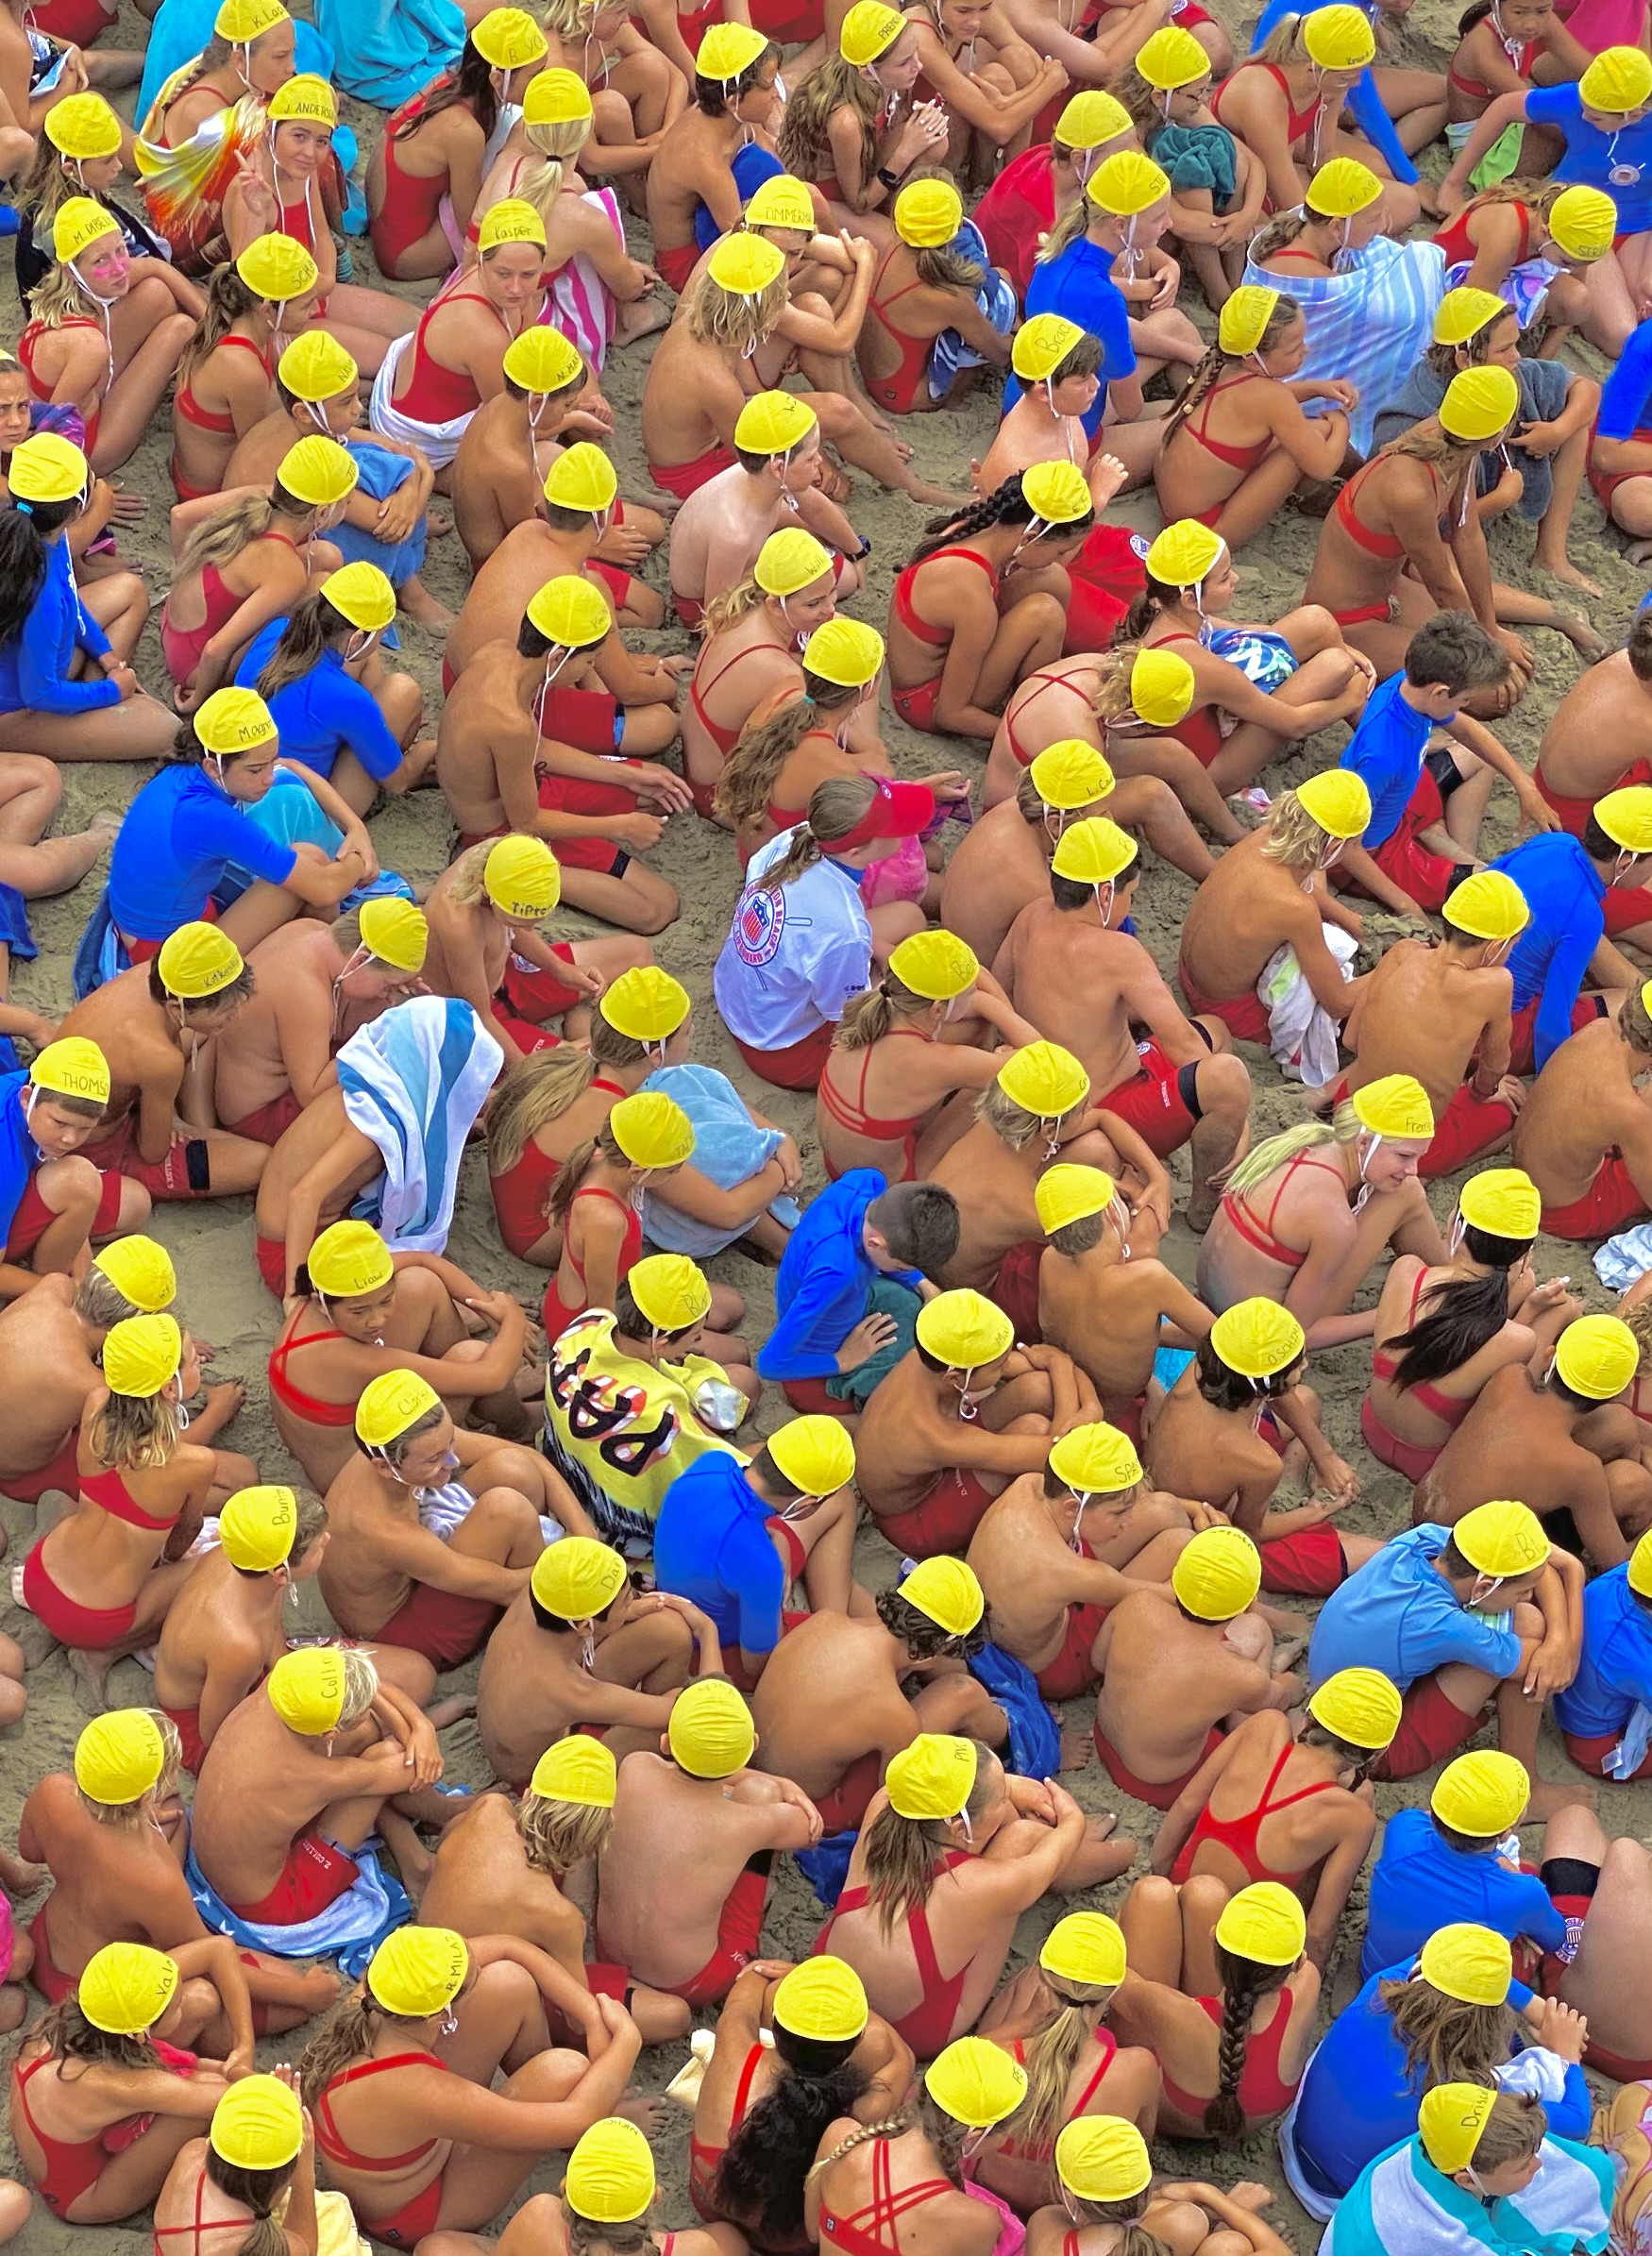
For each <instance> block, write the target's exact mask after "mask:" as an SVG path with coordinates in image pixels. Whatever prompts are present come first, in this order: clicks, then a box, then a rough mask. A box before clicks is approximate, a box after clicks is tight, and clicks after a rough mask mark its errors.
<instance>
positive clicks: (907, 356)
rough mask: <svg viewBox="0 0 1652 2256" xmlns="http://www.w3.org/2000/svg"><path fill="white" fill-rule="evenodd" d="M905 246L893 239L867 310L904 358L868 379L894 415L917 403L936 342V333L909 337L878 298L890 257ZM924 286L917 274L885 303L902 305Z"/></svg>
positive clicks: (907, 411) (873, 393) (879, 400)
mask: <svg viewBox="0 0 1652 2256" xmlns="http://www.w3.org/2000/svg"><path fill="white" fill-rule="evenodd" d="M904 247H905V245H904V244H901V243H899V242H897V243H892V244H890V245H889V247H888V249H887V250H886V251H885V253H884V260H883V264H882V265H881V266H880V267H879V268H878V271H877V275H876V278H874V280H873V282H872V295H871V297H870V299H869V301H868V305H867V311H868V313H869V314H870V315H871V317H872V319H873V320H874V321H875V322H876V323H877V325H878V327H879V328H881V329H882V330H883V332H884V334H885V337H888V338H890V339H892V340H893V342H894V343H895V345H898V346H899V348H900V353H901V358H900V360H899V361H898V362H896V364H895V366H894V368H893V369H892V370H891V371H890V373H889V374H888V375H887V376H880V377H868V379H867V390H868V392H869V393H870V394H871V396H872V397H873V398H874V399H875V400H876V401H877V403H878V405H879V406H880V407H881V408H887V409H888V411H889V412H890V413H891V414H892V415H909V414H911V412H912V411H913V409H914V408H915V407H916V406H917V404H918V394H919V387H920V386H921V385H922V384H923V382H924V380H925V379H926V378H927V376H928V374H929V355H930V348H931V346H932V345H934V344H935V339H934V337H909V336H908V335H907V334H906V332H905V331H904V330H903V329H898V328H896V327H895V326H894V324H893V323H892V322H891V321H890V320H889V318H888V316H887V315H886V313H885V311H884V306H883V305H880V304H879V302H878V293H879V291H880V290H881V288H882V287H883V281H884V276H885V272H886V271H887V269H888V264H889V261H890V260H891V259H892V258H893V257H894V256H895V253H896V252H897V251H899V250H902V249H904ZM923 287H924V285H923V281H922V279H921V278H915V279H914V280H912V281H910V282H908V283H907V284H906V287H905V288H904V289H903V290H896V291H894V292H892V293H891V295H889V296H888V298H886V299H885V304H886V305H891V306H895V305H899V304H900V302H901V300H902V298H903V297H910V296H911V295H912V294H913V292H914V291H915V290H921V289H922V288H923Z"/></svg>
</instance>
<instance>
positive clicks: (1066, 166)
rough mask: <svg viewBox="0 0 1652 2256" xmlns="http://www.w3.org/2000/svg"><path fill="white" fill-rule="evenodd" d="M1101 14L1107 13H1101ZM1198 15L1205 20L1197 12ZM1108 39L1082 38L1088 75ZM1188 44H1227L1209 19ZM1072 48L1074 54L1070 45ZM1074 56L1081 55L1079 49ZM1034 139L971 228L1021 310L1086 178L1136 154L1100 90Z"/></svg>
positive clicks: (1125, 117)
mask: <svg viewBox="0 0 1652 2256" xmlns="http://www.w3.org/2000/svg"><path fill="white" fill-rule="evenodd" d="M1101 12H1102V14H1111V13H1112V12H1113V11H1112V10H1111V9H1110V8H1104V9H1103V10H1102V11H1101ZM1199 12H1200V14H1201V15H1204V13H1205V11H1204V9H1203V8H1201V9H1200V11H1199ZM1185 13H1186V11H1185V10H1184V14H1185ZM1099 23H1100V18H1099V17H1098V25H1099ZM1120 23H1121V25H1122V27H1123V36H1124V39H1125V41H1126V42H1129V43H1130V44H1131V45H1132V46H1133V45H1134V44H1135V42H1136V38H1137V35H1138V32H1139V30H1140V28H1141V26H1140V24H1139V22H1138V20H1137V19H1135V18H1133V17H1132V16H1130V15H1129V14H1128V12H1126V11H1121V14H1120ZM1042 28H1043V36H1044V37H1046V38H1050V39H1052V40H1053V42H1054V41H1056V40H1058V39H1059V38H1060V37H1061V35H1060V33H1059V32H1058V31H1057V19H1055V18H1053V17H1045V18H1044V19H1043V26H1042ZM1114 36H1115V35H1113V34H1110V33H1108V32H1107V31H1105V30H1103V29H1100V28H1098V30H1097V33H1096V42H1095V43H1094V44H1092V43H1091V42H1090V35H1089V33H1088V32H1086V34H1085V45H1086V46H1087V47H1088V55H1087V57H1086V61H1087V67H1090V68H1092V69H1093V68H1095V67H1096V66H1097V65H1099V64H1100V63H1101V61H1102V59H1103V57H1104V54H1105V52H1106V49H1107V47H1108V45H1110V44H1111V42H1112V39H1113V37H1114ZM1195 36H1196V37H1202V38H1204V39H1210V38H1212V37H1215V38H1217V39H1219V40H1221V41H1222V42H1223V43H1226V41H1227V35H1226V34H1225V32H1223V31H1222V29H1221V26H1220V25H1218V24H1217V21H1216V19H1215V17H1214V16H1212V17H1210V18H1209V20H1208V21H1207V22H1205V23H1203V24H1201V25H1200V26H1199V30H1198V33H1196V34H1195ZM1073 43H1074V46H1075V47H1077V44H1078V43H1077V42H1073ZM1064 51H1066V50H1064ZM1078 51H1079V52H1080V53H1083V52H1084V50H1083V48H1079V50H1078ZM1092 58H1093V61H1092V60H1091V59H1092ZM1102 75H1103V76H1105V75H1107V74H1106V73H1105V72H1103V73H1102ZM1045 131H1047V132H1048V133H1049V136H1050V138H1049V140H1048V141H1042V140H1040V139H1039V138H1038V136H1039V134H1040V133H1042V132H1045ZM1033 133H1034V138H1033V145H1032V146H1031V148H1027V149H1023V150H1022V151H1021V153H1020V156H1019V157H1013V158H1011V160H1010V161H1009V162H1008V163H1007V164H1006V165H1005V166H1004V167H1003V170H1002V171H1001V172H1000V173H999V175H998V177H997V178H996V179H995V180H994V181H993V182H992V185H991V186H990V187H989V188H988V189H987V191H986V194H985V195H984V196H983V197H982V198H981V201H980V202H979V203H978V204H977V205H976V207H975V213H974V218H975V225H976V226H977V227H979V229H980V230H981V235H982V239H983V241H984V242H985V243H986V248H987V254H988V256H989V257H990V259H991V261H992V263H993V264H994V266H997V267H1000V268H1002V270H1003V273H1005V274H1006V275H1008V277H1009V278H1010V280H1011V282H1013V283H1014V285H1015V291H1016V295H1017V296H1018V297H1019V298H1020V300H1021V302H1022V303H1023V305H1024V304H1025V302H1026V298H1027V294H1028V292H1029V291H1030V290H1031V289H1032V286H1033V278H1034V276H1035V274H1036V273H1037V262H1038V254H1039V252H1040V251H1041V250H1042V249H1043V247H1044V244H1045V243H1046V242H1047V241H1048V239H1049V237H1050V236H1051V234H1052V233H1053V232H1054V227H1055V223H1056V222H1057V220H1060V219H1064V218H1065V217H1066V215H1067V213H1068V212H1069V211H1070V210H1072V208H1073V207H1074V205H1076V204H1080V203H1082V201H1083V199H1084V193H1085V189H1086V187H1087V183H1088V180H1089V176H1090V174H1091V173H1092V172H1094V171H1095V169H1096V167H1097V166H1098V165H1100V164H1103V163H1104V162H1105V161H1106V160H1107V159H1108V158H1109V157H1114V156H1117V155H1118V154H1119V152H1120V151H1121V149H1134V148H1136V147H1138V136H1137V131H1136V122H1135V120H1134V119H1133V118H1132V116H1131V115H1130V112H1129V111H1128V110H1127V109H1125V107H1124V105H1123V103H1122V102H1121V101H1120V100H1119V98H1118V96H1117V95H1116V94H1111V93H1104V91H1103V89H1102V88H1101V87H1100V86H1099V85H1090V86H1085V87H1083V88H1081V90H1080V92H1079V93H1075V94H1073V95H1071V96H1070V98H1069V100H1068V101H1067V102H1066V104H1065V105H1064V106H1063V107H1062V108H1061V109H1056V108H1055V106H1054V103H1052V104H1051V106H1050V108H1049V109H1047V110H1045V111H1044V113H1043V114H1042V116H1040V117H1039V118H1037V120H1036V121H1035V124H1034V129H1033ZM1099 341H1100V340H1099V339H1098V342H1099ZM1091 435H1092V436H1093V435H1094V434H1093V433H1092V434H1091ZM1086 451H1088V449H1086Z"/></svg>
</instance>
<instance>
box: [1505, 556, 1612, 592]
mask: <svg viewBox="0 0 1652 2256" xmlns="http://www.w3.org/2000/svg"><path fill="white" fill-rule="evenodd" d="M1629 553H1630V556H1631V558H1632V557H1633V555H1634V551H1633V549H1631V550H1630V552H1629ZM1531 568H1532V570H1533V571H1534V572H1546V573H1547V574H1548V575H1549V578H1550V579H1551V580H1563V581H1565V583H1566V585H1567V586H1568V587H1575V588H1578V589H1580V590H1581V592H1582V593H1583V594H1584V595H1586V596H1604V595H1605V593H1606V590H1605V588H1603V587H1602V586H1601V584H1600V582H1599V581H1597V580H1591V579H1590V577H1589V575H1588V573H1587V572H1580V571H1579V570H1578V569H1577V566H1576V564H1574V563H1573V562H1572V559H1571V558H1570V557H1569V556H1556V557H1548V556H1537V555H1534V556H1533V558H1532V560H1531Z"/></svg>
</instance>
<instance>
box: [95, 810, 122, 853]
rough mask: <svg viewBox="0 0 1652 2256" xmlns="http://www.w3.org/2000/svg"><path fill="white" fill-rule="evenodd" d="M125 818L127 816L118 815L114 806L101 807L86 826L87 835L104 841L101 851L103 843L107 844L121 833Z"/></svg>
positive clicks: (101, 847) (101, 848) (100, 849)
mask: <svg viewBox="0 0 1652 2256" xmlns="http://www.w3.org/2000/svg"><path fill="white" fill-rule="evenodd" d="M124 820H125V817H123V816H120V815H117V814H116V813H115V811H114V810H113V808H112V807H99V809H98V810H97V813H96V814H95V815H94V816H93V818H92V820H91V821H90V822H89V823H88V824H87V826H86V835H87V836H88V837H89V838H96V839H99V840H101V841H102V845H100V847H99V849H98V850H99V851H100V852H101V851H102V850H103V845H107V844H108V843H109V841H110V839H111V838H114V837H116V836H117V835H118V834H119V832H120V827H121V824H122V822H123V821H124Z"/></svg>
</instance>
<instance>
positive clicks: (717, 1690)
mask: <svg viewBox="0 0 1652 2256" xmlns="http://www.w3.org/2000/svg"><path fill="white" fill-rule="evenodd" d="M666 1735H667V1737H668V1738H669V1740H670V1743H671V1753H672V1755H673V1757H674V1758H675V1759H676V1762H677V1766H678V1768H679V1769H680V1770H684V1771H686V1772H687V1773H688V1775H689V1776H690V1777H691V1778H727V1777H732V1776H733V1774H734V1772H735V1771H737V1770H744V1769H745V1767H746V1765H747V1764H748V1763H749V1762H750V1759H751V1757H752V1753H753V1751H754V1750H755V1748H756V1745H757V1729H756V1726H755V1725H754V1724H753V1723H752V1721H751V1710H750V1709H749V1708H748V1707H747V1705H746V1703H745V1701H744V1700H743V1699H741V1697H740V1695H739V1693H738V1692H736V1691H735V1690H734V1688H733V1685H732V1684H731V1683H729V1682H728V1680H727V1679H726V1678H725V1677H722V1676H700V1677H697V1678H696V1679H695V1681H694V1682H693V1683H692V1684H690V1685H688V1686H686V1687H685V1689H684V1690H683V1691H682V1692H679V1693H678V1695H677V1700H676V1704H675V1706H674V1707H673V1708H672V1709H671V1720H670V1723H669V1724H668V1725H667V1726H666Z"/></svg>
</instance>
